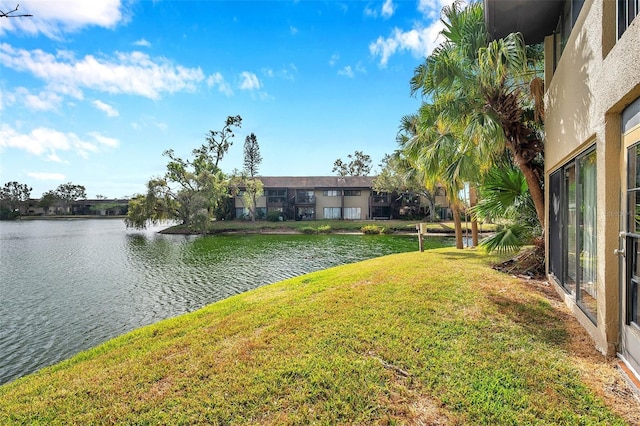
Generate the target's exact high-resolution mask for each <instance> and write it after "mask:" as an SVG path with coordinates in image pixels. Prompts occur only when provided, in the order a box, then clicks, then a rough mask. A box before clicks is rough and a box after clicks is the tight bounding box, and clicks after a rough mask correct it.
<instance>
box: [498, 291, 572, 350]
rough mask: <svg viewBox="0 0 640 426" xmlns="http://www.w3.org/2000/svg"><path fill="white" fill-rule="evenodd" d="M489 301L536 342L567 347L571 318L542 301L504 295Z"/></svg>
mask: <svg viewBox="0 0 640 426" xmlns="http://www.w3.org/2000/svg"><path fill="white" fill-rule="evenodd" d="M488 299H489V300H490V301H491V302H493V303H494V304H495V305H496V307H497V308H498V311H499V312H500V313H501V314H503V315H505V316H506V317H507V318H508V319H509V320H511V321H513V322H514V323H515V324H517V325H518V326H520V327H521V328H522V329H523V330H524V331H526V332H527V333H528V334H530V335H531V336H533V337H534V338H535V339H536V340H538V341H542V342H544V343H546V344H549V345H552V346H560V347H562V346H566V345H567V344H568V343H569V341H570V334H569V331H568V329H567V327H566V322H567V321H570V320H571V318H570V317H569V316H568V315H567V314H565V313H563V312H560V311H558V310H556V309H554V308H553V306H551V305H550V304H549V303H548V302H547V301H545V300H542V299H538V298H535V299H532V300H516V299H514V298H510V297H506V296H504V295H498V294H492V295H489V296H488Z"/></svg>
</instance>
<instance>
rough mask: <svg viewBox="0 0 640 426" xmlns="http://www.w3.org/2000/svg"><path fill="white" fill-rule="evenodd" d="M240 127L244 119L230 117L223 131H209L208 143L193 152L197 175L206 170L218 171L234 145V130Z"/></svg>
mask: <svg viewBox="0 0 640 426" xmlns="http://www.w3.org/2000/svg"><path fill="white" fill-rule="evenodd" d="M240 127H242V117H240V116H239V115H236V116H228V117H227V119H226V121H225V123H224V126H222V129H221V130H209V133H208V134H207V136H206V137H205V140H206V141H207V143H206V144H203V145H202V146H201V147H200V148H196V149H194V150H193V155H194V160H193V166H194V168H195V172H196V173H199V172H201V171H203V170H204V169H207V170H209V171H210V172H215V171H216V170H218V164H219V163H220V161H222V158H223V157H224V156H225V154H226V153H227V152H228V151H229V148H231V145H233V138H234V137H235V133H234V128H240Z"/></svg>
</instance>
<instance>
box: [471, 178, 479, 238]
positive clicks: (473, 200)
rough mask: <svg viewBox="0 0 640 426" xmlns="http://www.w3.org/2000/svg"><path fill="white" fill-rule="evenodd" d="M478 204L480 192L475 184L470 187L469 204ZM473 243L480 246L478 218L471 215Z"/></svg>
mask: <svg viewBox="0 0 640 426" xmlns="http://www.w3.org/2000/svg"><path fill="white" fill-rule="evenodd" d="M476 204H478V193H477V190H476V187H475V186H470V187H469V205H470V206H471V207H475V205H476ZM471 245H472V247H478V219H477V218H476V216H475V215H471Z"/></svg>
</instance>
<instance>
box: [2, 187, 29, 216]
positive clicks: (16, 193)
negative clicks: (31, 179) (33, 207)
mask: <svg viewBox="0 0 640 426" xmlns="http://www.w3.org/2000/svg"><path fill="white" fill-rule="evenodd" d="M31 190H32V188H31V187H29V186H28V185H27V184H24V183H18V182H16V181H12V182H7V183H5V184H4V186H3V187H2V189H0V206H2V209H3V210H5V209H6V210H7V211H8V213H7V216H8V217H13V216H16V215H17V216H19V215H20V213H21V210H22V208H23V207H24V206H25V205H26V203H27V202H28V201H29V197H30V196H31Z"/></svg>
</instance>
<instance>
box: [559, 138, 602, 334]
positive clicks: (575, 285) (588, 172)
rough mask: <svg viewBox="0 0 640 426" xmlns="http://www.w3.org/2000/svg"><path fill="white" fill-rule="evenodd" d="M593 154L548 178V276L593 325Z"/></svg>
mask: <svg viewBox="0 0 640 426" xmlns="http://www.w3.org/2000/svg"><path fill="white" fill-rule="evenodd" d="M596 170H597V169H596V151H595V149H594V148H592V149H589V150H588V151H587V152H585V153H583V154H581V155H579V156H578V157H577V158H576V159H575V160H573V161H571V162H570V163H568V164H567V165H565V166H564V167H562V168H560V170H558V171H556V172H554V173H553V174H551V176H550V177H549V192H550V194H549V196H550V200H549V201H550V210H549V231H548V232H549V272H550V273H551V275H552V276H553V277H554V278H555V280H556V281H557V282H558V283H559V284H560V285H561V286H562V287H563V288H564V289H565V291H567V293H570V294H572V295H574V296H575V298H576V303H577V304H578V306H579V307H580V308H581V309H582V310H583V311H584V312H585V313H586V314H587V316H588V317H589V318H590V319H591V320H592V321H593V323H594V324H595V323H596V317H597V303H596V300H597V273H596V272H597V260H598V258H597V232H596V226H597V221H596V208H597V206H596V200H597V182H596Z"/></svg>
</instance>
